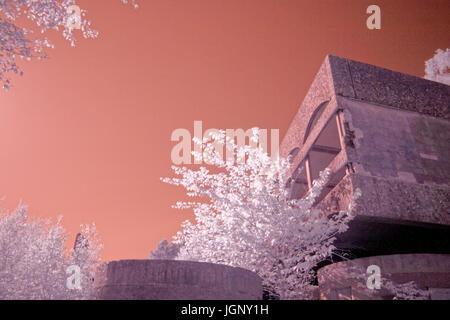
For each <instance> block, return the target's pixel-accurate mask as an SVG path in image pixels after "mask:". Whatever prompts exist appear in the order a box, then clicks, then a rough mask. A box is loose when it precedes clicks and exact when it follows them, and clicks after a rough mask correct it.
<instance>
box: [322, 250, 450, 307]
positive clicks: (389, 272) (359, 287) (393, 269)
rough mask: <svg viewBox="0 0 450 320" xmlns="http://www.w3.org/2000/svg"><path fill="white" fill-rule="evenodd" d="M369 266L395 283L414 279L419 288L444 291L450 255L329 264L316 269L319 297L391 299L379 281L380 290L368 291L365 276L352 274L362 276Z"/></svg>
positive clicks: (448, 283)
mask: <svg viewBox="0 0 450 320" xmlns="http://www.w3.org/2000/svg"><path fill="white" fill-rule="evenodd" d="M370 265H377V266H379V267H380V271H381V276H382V277H384V278H387V279H390V280H392V281H394V282H396V283H399V284H401V283H406V282H409V281H414V282H415V283H416V284H417V286H418V287H419V288H420V289H423V290H427V289H430V288H433V290H438V291H439V290H442V291H445V292H447V290H445V288H446V289H448V288H450V254H398V255H387V256H374V257H368V258H360V259H354V260H349V261H344V262H338V263H333V264H331V265H328V266H325V267H323V268H321V269H320V270H319V271H318V280H319V291H320V299H323V300H338V299H355V300H359V299H364V300H383V299H392V298H393V297H392V295H391V293H390V292H387V291H386V290H384V289H383V284H382V282H381V289H380V290H368V289H367V287H366V284H365V278H364V277H363V278H357V277H356V276H355V273H354V272H355V270H358V271H356V272H359V274H360V275H363V276H365V275H366V270H367V267H368V266H370ZM440 288H441V289H440ZM431 292H432V291H431ZM432 298H433V297H432Z"/></svg>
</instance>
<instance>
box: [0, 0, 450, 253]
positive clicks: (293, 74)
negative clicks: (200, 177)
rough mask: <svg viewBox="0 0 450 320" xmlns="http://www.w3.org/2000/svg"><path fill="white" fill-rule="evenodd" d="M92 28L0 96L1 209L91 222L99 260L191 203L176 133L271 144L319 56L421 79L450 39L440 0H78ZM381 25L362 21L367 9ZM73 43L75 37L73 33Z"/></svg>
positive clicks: (139, 245) (133, 245) (167, 227)
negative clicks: (175, 151) (267, 131)
mask: <svg viewBox="0 0 450 320" xmlns="http://www.w3.org/2000/svg"><path fill="white" fill-rule="evenodd" d="M78 2H79V4H80V6H81V7H83V8H85V9H87V10H88V16H89V18H90V19H91V20H92V21H93V25H94V27H95V28H96V29H98V30H99V31H100V37H99V38H98V39H96V40H81V41H79V43H78V46H77V47H76V48H70V46H69V45H68V44H67V43H65V42H64V41H62V40H60V39H59V38H55V37H52V38H54V39H56V41H55V42H56V49H55V50H51V51H50V56H51V59H49V60H47V61H45V62H31V63H25V64H24V65H23V67H24V71H25V75H24V77H23V78H20V79H14V85H15V86H14V88H12V89H11V90H10V91H9V92H7V93H6V92H0V130H1V134H0V152H1V156H0V177H1V178H0V195H6V196H7V199H6V200H5V201H3V204H2V206H4V207H8V208H13V207H14V206H15V205H16V204H17V203H18V201H19V200H20V199H23V201H24V202H25V203H27V204H28V205H29V206H30V214H31V215H32V216H39V217H52V218H53V217H56V216H57V215H59V214H62V215H64V220H63V224H64V226H65V227H66V228H67V229H68V231H70V232H71V238H70V241H71V242H72V241H73V239H74V237H75V233H76V231H77V230H78V229H79V225H80V224H82V223H91V222H95V223H96V225H97V227H98V229H99V231H100V235H101V237H102V239H103V241H104V245H105V249H104V251H103V258H104V259H108V260H109V259H124V258H147V257H148V254H149V250H151V249H154V248H155V246H156V245H157V243H158V242H159V240H160V239H161V238H167V239H170V238H171V236H172V235H173V234H174V233H176V231H178V230H179V225H180V223H181V222H182V221H183V220H185V219H188V218H190V217H191V216H192V213H191V212H190V211H178V210H174V209H171V207H170V206H171V205H172V204H173V203H174V202H175V201H176V200H179V199H182V198H183V194H184V192H183V190H182V189H181V188H177V187H174V186H170V185H166V184H163V183H162V182H160V181H159V177H161V176H170V175H171V169H170V166H171V159H170V151H171V149H172V147H173V146H174V144H175V143H174V142H171V141H170V135H171V133H172V131H173V130H174V129H177V128H186V129H189V130H190V131H191V132H192V130H193V122H194V120H202V121H203V127H204V128H205V129H206V128H213V127H215V128H223V129H225V128H243V129H248V128H250V127H253V126H259V127H261V128H278V129H280V139H281V138H282V137H283V136H284V134H285V132H286V129H287V127H288V125H289V123H290V121H291V120H292V118H293V116H294V114H295V113H296V111H297V108H298V106H299V104H300V103H301V101H302V99H303V97H304V95H305V94H306V91H307V89H308V88H309V85H310V83H311V82H312V80H313V78H314V75H315V73H316V72H317V70H318V68H319V66H320V64H321V62H322V60H323V59H324V57H325V55H326V54H328V53H330V54H334V55H338V56H342V57H347V58H351V59H354V60H358V61H362V62H366V63H370V64H374V65H378V66H383V67H386V68H389V69H393V70H396V71H400V72H404V73H408V74H412V75H415V76H423V70H424V61H425V60H426V59H429V58H431V57H432V55H433V52H434V50H435V49H437V48H447V47H449V45H450V43H449V40H450V38H449V36H450V25H449V22H448V16H449V14H450V1H448V0H442V1H438V0H427V1H424V0H407V1H403V0H395V1H394V0H387V1H379V0H376V1H372V0H371V1H366V0H355V1H351V0H308V1H301V0H226V1H225V0H220V1H219V0H141V1H140V9H138V10H134V9H132V8H131V7H130V6H128V7H127V6H123V5H122V4H121V1H120V0H95V1H93V0H83V1H82V0H79V1H78ZM371 4H378V5H379V6H380V7H381V10H382V29H381V30H379V31H370V30H368V29H367V28H366V25H365V21H366V18H367V15H366V13H365V11H366V8H367V6H369V5H371ZM79 37H80V36H79Z"/></svg>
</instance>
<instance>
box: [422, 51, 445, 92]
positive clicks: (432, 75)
mask: <svg viewBox="0 0 450 320" xmlns="http://www.w3.org/2000/svg"><path fill="white" fill-rule="evenodd" d="M425 79H428V80H433V81H437V82H441V83H444V84H446V85H450V49H448V48H447V49H446V50H445V51H444V50H442V49H437V50H436V54H435V55H434V56H433V58H431V59H429V60H427V61H425Z"/></svg>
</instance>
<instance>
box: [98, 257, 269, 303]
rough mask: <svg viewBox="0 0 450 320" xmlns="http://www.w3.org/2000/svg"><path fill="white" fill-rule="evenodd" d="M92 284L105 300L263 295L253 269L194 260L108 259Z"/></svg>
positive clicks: (255, 296)
mask: <svg viewBox="0 0 450 320" xmlns="http://www.w3.org/2000/svg"><path fill="white" fill-rule="evenodd" d="M95 286H96V288H97V298H98V299H105V300H116V299H124V300H128V299H130V300H185V299H186V300H190V299H194V300H218V299H227V300H260V299H262V284H261V279H260V278H259V277H258V275H256V274H255V273H253V272H251V271H248V270H245V269H242V268H233V267H229V266H225V265H220V264H212V263H201V262H193V261H172V260H120V261H111V262H108V263H105V264H103V265H102V266H101V268H100V269H99V271H98V273H97V275H96V277H95Z"/></svg>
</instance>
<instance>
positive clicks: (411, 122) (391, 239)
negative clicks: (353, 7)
mask: <svg viewBox="0 0 450 320" xmlns="http://www.w3.org/2000/svg"><path fill="white" fill-rule="evenodd" d="M449 107H450V86H447V85H445V84H441V83H437V82H433V81H428V80H424V79H421V78H417V77H413V76H409V75H406V74H402V73H398V72H394V71H391V70H386V69H383V68H379V67H375V66H372V65H368V64H364V63H360V62H356V61H352V60H348V59H343V58H339V57H335V56H331V55H329V56H327V57H326V59H325V61H324V63H323V64H322V66H321V67H320V69H319V72H318V73H317V75H316V77H315V79H314V81H313V83H312V85H311V87H310V89H309V91H308V93H307V95H306V97H305V99H304V101H303V103H302V104H301V106H300V108H299V110H298V112H297V114H296V115H295V117H294V120H293V121H292V124H291V125H290V127H289V129H288V131H287V134H286V136H285V137H284V140H283V142H282V145H281V148H280V152H281V155H282V156H284V157H286V156H288V155H292V156H293V163H292V178H293V179H294V181H295V184H294V187H293V188H292V197H295V198H299V197H302V196H303V195H304V194H305V193H306V192H307V190H308V188H309V187H310V186H311V183H312V181H313V180H314V179H316V178H317V177H318V175H319V172H320V171H322V170H323V169H325V168H327V167H328V168H330V169H331V171H332V175H331V177H330V178H329V180H328V182H327V185H326V187H325V188H324V191H323V193H322V194H321V196H320V199H319V200H318V203H317V204H316V207H317V208H318V209H319V210H321V211H322V212H323V213H324V214H331V213H333V212H336V211H340V210H346V209H347V208H348V205H349V203H350V201H351V198H352V195H353V193H354V191H355V190H356V189H360V190H361V192H362V196H361V197H360V198H359V199H358V201H357V205H356V207H355V209H354V214H355V215H356V218H355V219H354V220H353V221H352V223H351V225H350V229H349V230H348V231H347V232H346V233H345V234H343V235H342V236H340V237H339V238H338V240H337V243H336V244H337V247H338V248H339V249H340V252H341V253H342V254H345V255H346V257H347V258H349V259H352V260H351V261H347V262H340V263H335V264H331V265H328V266H326V267H324V268H322V269H320V270H319V271H318V275H319V277H318V278H319V289H320V290H319V291H320V297H321V299H339V298H350V299H358V298H363V299H367V298H369V297H367V296H364V294H363V293H362V292H360V291H359V290H358V289H357V287H356V286H355V283H354V282H355V281H356V280H355V279H353V280H352V279H349V278H348V274H350V272H346V270H347V271H349V270H350V269H349V268H350V266H355V265H359V266H361V268H364V270H365V268H367V266H368V265H370V264H375V265H379V266H380V268H381V272H382V273H383V272H384V275H387V274H389V273H391V275H390V276H391V278H392V279H393V280H396V281H399V282H407V281H411V280H414V281H416V282H417V283H418V285H419V286H420V287H421V288H424V289H429V290H430V291H432V292H433V295H432V297H435V298H436V297H440V298H442V297H447V298H448V299H450V295H449V292H448V290H447V289H445V288H450V255H449V253H450V205H449V199H450V186H449V183H450V122H449V117H450V112H449ZM368 257H370V258H368ZM352 281H353V282H352ZM372 298H377V299H382V298H389V296H388V295H386V293H385V292H382V290H380V292H378V293H377V294H375V295H373V296H372Z"/></svg>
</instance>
